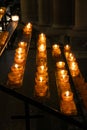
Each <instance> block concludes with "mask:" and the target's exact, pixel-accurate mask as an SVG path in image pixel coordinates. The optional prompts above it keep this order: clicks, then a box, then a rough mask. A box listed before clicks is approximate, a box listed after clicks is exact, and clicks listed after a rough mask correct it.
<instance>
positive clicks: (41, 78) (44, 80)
mask: <svg viewBox="0 0 87 130" xmlns="http://www.w3.org/2000/svg"><path fill="white" fill-rule="evenodd" d="M35 82H36V84H37V85H38V86H43V85H45V84H46V83H47V78H46V77H45V76H43V75H42V76H41V75H40V76H38V77H36V78H35Z"/></svg>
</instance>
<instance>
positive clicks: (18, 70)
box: [11, 63, 24, 74]
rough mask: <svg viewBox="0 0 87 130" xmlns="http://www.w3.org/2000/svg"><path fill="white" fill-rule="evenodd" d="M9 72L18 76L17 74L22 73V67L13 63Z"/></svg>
mask: <svg viewBox="0 0 87 130" xmlns="http://www.w3.org/2000/svg"><path fill="white" fill-rule="evenodd" d="M11 71H12V72H13V73H16V74H19V73H21V74H22V73H23V72H24V67H23V66H22V65H19V64H16V63H14V64H13V65H12V66H11Z"/></svg>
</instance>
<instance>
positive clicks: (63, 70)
mask: <svg viewBox="0 0 87 130" xmlns="http://www.w3.org/2000/svg"><path fill="white" fill-rule="evenodd" d="M56 74H57V76H60V75H67V74H68V71H67V70H66V69H60V70H58V71H57V72H56Z"/></svg>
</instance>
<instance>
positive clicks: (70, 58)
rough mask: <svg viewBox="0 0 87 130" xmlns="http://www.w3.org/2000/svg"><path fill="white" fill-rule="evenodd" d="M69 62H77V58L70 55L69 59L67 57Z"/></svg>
mask: <svg viewBox="0 0 87 130" xmlns="http://www.w3.org/2000/svg"><path fill="white" fill-rule="evenodd" d="M67 60H68V61H69V62H71V61H76V58H75V56H74V54H72V53H69V55H68V57H67Z"/></svg>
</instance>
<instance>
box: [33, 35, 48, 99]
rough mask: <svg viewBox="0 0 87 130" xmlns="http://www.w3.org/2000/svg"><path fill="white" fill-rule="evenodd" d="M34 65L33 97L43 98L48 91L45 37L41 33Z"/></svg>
mask: <svg viewBox="0 0 87 130" xmlns="http://www.w3.org/2000/svg"><path fill="white" fill-rule="evenodd" d="M36 64H37V68H36V76H35V95H36V96H38V97H45V96H46V95H47V91H48V67H47V52H46V36H45V34H43V33H41V34H40V35H39V38H38V42H37V53H36Z"/></svg>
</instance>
